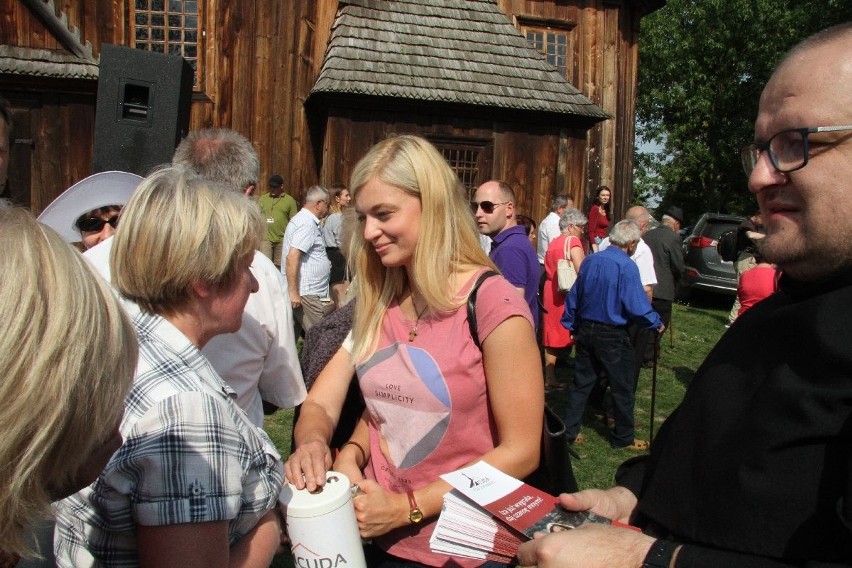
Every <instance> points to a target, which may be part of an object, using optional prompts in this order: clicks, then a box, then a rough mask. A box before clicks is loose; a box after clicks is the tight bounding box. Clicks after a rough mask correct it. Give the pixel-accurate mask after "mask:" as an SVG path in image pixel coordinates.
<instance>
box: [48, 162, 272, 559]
mask: <svg viewBox="0 0 852 568" xmlns="http://www.w3.org/2000/svg"><path fill="white" fill-rule="evenodd" d="M262 231H263V221H262V218H261V215H260V210H259V209H258V208H257V206H256V205H255V204H254V203H252V202H250V201H249V200H246V199H245V198H243V197H242V196H241V195H239V194H238V193H236V192H234V191H229V190H227V189H224V188H223V187H220V186H219V185H216V184H215V183H213V182H210V181H207V180H204V179H202V178H199V177H194V176H193V175H192V174H189V173H187V172H186V171H185V170H183V169H181V168H168V169H164V170H161V171H159V172H156V173H154V174H152V175H150V176H149V177H147V178H146V179H145V180H144V181H143V182H142V184H141V185H140V186H139V188H138V189H137V190H136V192H135V193H134V194H133V197H132V198H131V199H130V201H129V202H128V204H127V206H126V207H125V208H124V210H123V211H122V222H121V225H119V227H118V230H117V231H116V234H115V237H114V245H113V249H112V255H111V259H110V262H111V266H110V268H111V272H112V281H113V284H114V285H115V286H116V288H118V290H119V292H120V293H121V295H122V296H123V297H125V298H127V299H128V300H131V301H132V302H134V303H135V305H136V306H138V313H137V314H136V315H135V317H134V318H133V324H134V326H135V327H136V331H137V333H138V336H139V344H140V357H139V365H138V368H137V371H136V378H135V380H134V383H133V388H132V389H131V391H130V394H129V395H128V397H127V399H126V402H125V414H124V419H123V420H122V422H121V433H122V435H123V436H124V443H123V444H122V446H121V448H119V450H118V452H116V454H115V455H114V456H113V457H112V459H111V460H110V462H109V464H108V465H107V466H106V469H105V470H104V471H103V473H102V474H101V476H100V477H99V478H98V480H97V481H96V482H95V483H94V484H93V485H91V486H89V487H87V488H86V489H84V490H82V491H80V492H79V493H77V494H76V495H74V496H72V497H69V498H68V499H65V500H64V501H62V502H61V503H59V504H58V505H57V507H56V508H57V531H56V536H55V546H54V549H55V552H56V558H57V564H58V565H59V566H69V567H71V566H91V565H97V566H107V567H110V566H152V567H153V566H156V567H158V568H161V567H166V568H167V567H171V566H174V567H179V568H190V567H199V568H200V567H206V568H209V567H221V568H224V567H234V566H242V567H245V566H268V565H269V563H270V562H271V560H272V556H273V555H274V554H275V552H276V550H277V549H278V546H279V544H280V528H281V527H280V523H279V519H278V517H277V514H276V513H275V512H274V507H275V505H276V503H277V498H278V494H279V492H280V490H281V481H282V477H283V475H282V471H281V463H280V458H279V455H278V454H277V452H276V451H275V449H274V447H273V446H272V443H271V442H270V440H269V438H268V437H267V436H266V435H265V434H264V433H263V432H262V430H260V429H259V428H257V427H255V426H254V425H253V424H252V423H251V422H250V420H249V418H248V417H247V416H246V414H245V412H243V411H242V410H240V409H239V407H238V406H237V405H236V403H235V401H234V398H235V393H234V391H233V389H231V388H230V387H229V386H228V385H227V384H226V383H225V382H224V381H223V380H222V379H221V378H220V377H219V376H218V375H217V374H216V372H215V371H214V369H213V367H212V366H211V365H210V363H209V362H208V361H207V359H205V357H204V356H203V355H202V353H201V349H202V347H204V345H205V344H206V343H207V342H208V341H209V340H210V339H211V338H212V337H214V336H216V335H218V334H222V333H231V332H235V331H237V330H238V329H239V328H240V325H241V323H242V315H243V309H244V307H245V304H246V301H247V300H248V297H249V294H251V293H253V292H255V291H257V281H256V280H255V278H254V276H253V275H252V273H251V271H250V270H249V267H250V265H251V262H252V259H253V258H254V254H255V249H256V248H257V245H258V244H259V242H260V239H261V238H262Z"/></svg>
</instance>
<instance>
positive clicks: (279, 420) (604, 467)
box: [265, 294, 732, 568]
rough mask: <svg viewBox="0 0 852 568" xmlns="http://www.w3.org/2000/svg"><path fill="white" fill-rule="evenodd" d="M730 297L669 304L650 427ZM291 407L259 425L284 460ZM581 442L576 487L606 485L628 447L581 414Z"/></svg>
mask: <svg viewBox="0 0 852 568" xmlns="http://www.w3.org/2000/svg"><path fill="white" fill-rule="evenodd" d="M731 303H732V299H731V298H729V297H727V296H713V295H707V296H699V295H697V294H696V295H695V296H694V297H693V299H692V301H691V302H690V303H689V304H675V306H674V310H673V313H672V325H671V326H670V328H669V331H667V332H666V334H665V335H664V336H663V338H662V340H661V341H660V353H659V360H658V364H657V392H656V404H655V411H654V432H655V433H656V432H657V431H658V430H659V427H660V425H661V424H662V423H663V421H664V420H665V419H666V417H667V416H668V415H669V414H670V413H671V412H672V411H673V410H674V409H675V408H676V407H677V405H678V404H679V403H680V401H681V399H682V398H683V394H684V392H686V388H687V386H688V385H689V383H690V381H691V380H692V377H693V376H694V375H695V371H696V370H697V369H698V367H699V365H700V364H701V362H702V361H704V358H705V357H706V356H707V353H709V352H710V350H711V349H712V348H713V346H714V345H715V344H716V342H717V341H718V340H719V337H720V336H721V335H722V333H723V332H724V331H725V327H724V324H725V323H726V322H727V321H728V320H727V316H728V311H729V310H730V307H731ZM571 373H572V367H571V365H570V363H569V365H567V366H565V367H559V368H558V369H557V374H558V376H559V377H560V380H562V381H564V382H570V380H571V378H572V375H571ZM651 378H652V370H651V369H642V371H641V373H640V376H639V388H638V390H637V394H636V407H635V417H636V437H637V438H641V439H644V440H647V439H648V438H649V431H650V410H651V383H652V380H651ZM566 392H567V391H557V392H552V393H549V394H548V395H547V400H548V403H549V404H550V405H551V407H552V408H554V409H556V410H557V412H559V413H560V414H561V411H562V406H563V404H564V399H565V396H566ZM292 423H293V412H292V410H286V411H279V412H277V413H275V414H274V415H272V416H269V417H267V419H266V423H265V428H266V431H267V432H268V433H269V436H270V437H271V438H272V441H273V442H275V445H276V446H277V447H278V450H279V451H280V452H281V455H282V456H283V458H284V459H286V458H287V456H288V455H289V452H290V433H291V431H292ZM583 433H584V434H585V437H586V442H585V443H584V444H583V445H582V446H578V447H577V448H576V450H577V453H578V454H579V455H580V458H581V459H579V460H574V462H573V466H574V473H575V475H576V477H577V482H578V483H579V485H580V488H581V489H587V488H594V487H596V488H606V487H610V486H611V485H612V484H613V480H614V474H615V470H616V469H617V468H618V466H619V465H620V464H621V462H623V461H624V460H625V459H627V458H628V457H630V456H631V455H633V454H631V453H630V452H627V451H625V450H613V449H612V448H610V446H609V441H608V438H607V429H606V426H605V425H604V424H603V423H602V422H601V421H600V420H599V419H597V418H595V417H594V416H592V415H591V413H588V412H587V413H586V416H585V418H584V424H583ZM272 566H273V567H275V568H290V567H292V566H293V564H292V559H291V558H289V557H280V558H276V561H275V562H274V563H273V564H272Z"/></svg>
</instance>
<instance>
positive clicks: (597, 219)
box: [586, 204, 609, 246]
mask: <svg viewBox="0 0 852 568" xmlns="http://www.w3.org/2000/svg"><path fill="white" fill-rule="evenodd" d="M586 217H588V219H589V223H588V225H586V226H587V227H588V228H589V246H591V245H593V244H595V238H596V237H597V238H599V239H601V240H603V239H605V238H606V237H607V235H608V234H609V217H607V215H606V214H605V213H601V208H600V206H599V205H597V204H595V205H592V206H591V207H590V208H589V214H588V215H586Z"/></svg>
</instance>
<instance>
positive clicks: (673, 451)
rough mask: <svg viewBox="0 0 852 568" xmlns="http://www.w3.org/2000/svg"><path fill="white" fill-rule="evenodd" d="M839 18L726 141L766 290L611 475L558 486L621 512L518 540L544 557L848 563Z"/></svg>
mask: <svg viewBox="0 0 852 568" xmlns="http://www.w3.org/2000/svg"><path fill="white" fill-rule="evenodd" d="M850 54H852V23H846V24H841V25H840V26H836V27H834V28H829V29H827V30H824V31H823V32H820V33H819V34H816V35H814V36H812V37H810V38H808V39H806V40H805V41H803V42H802V43H800V44H799V45H797V46H796V47H794V48H793V49H792V50H791V52H790V53H788V54H787V55H786V56H785V57H784V58H783V59H782V61H781V63H780V64H779V66H778V68H777V69H776V70H775V73H774V74H773V75H772V77H771V78H770V79H769V82H768V83H767V85H766V87H765V89H764V91H763V94H762V96H761V98H760V107H759V112H758V116H757V121H756V122H755V128H754V140H753V141H752V143H750V144H748V145H747V146H746V147H745V148H744V149H743V152H742V157H743V165H744V166H745V170H746V174H747V175H748V176H749V178H748V187H749V190H751V192H752V193H754V195H755V196H756V198H757V202H758V204H759V205H760V212H761V215H762V217H763V222H764V226H765V230H766V236H765V237H764V238H763V239H762V240H761V241H760V243H759V245H758V246H759V248H760V251H761V253H762V254H763V255H764V256H765V257H766V258H767V259H768V260H769V261H771V262H773V263H775V264H777V265H778V267H779V268H780V270H781V271H782V276H781V279H780V282H779V290H778V291H777V292H775V293H774V294H773V295H771V296H769V297H768V298H767V299H765V300H763V301H761V302H759V303H757V304H756V305H755V306H754V307H752V308H751V309H750V310H749V311H748V312H746V313H745V314H743V316H742V317H740V318H738V319H737V321H736V322H734V324H733V325H732V326H731V328H730V329H729V330H728V331H727V332H726V333H725V334H724V335H723V336H722V338H721V339H720V340H719V342H718V343H717V345H716V347H715V348H714V349H713V351H711V353H710V354H709V355H708V356H707V359H706V360H705V361H704V363H703V365H702V366H701V367H700V368H699V370H698V372H697V373H696V375H695V377H694V378H693V379H692V381H691V382H690V384H689V388H688V390H687V392H686V395H685V396H684V399H683V402H682V403H681V405H680V407H679V408H678V409H677V410H675V412H674V413H672V415H671V416H670V417H669V418H668V419H667V420H666V422H665V424H663V426H662V428H661V429H660V431H659V434H658V435H657V438H656V439H655V440H654V441H653V443H652V444H651V453H650V456H647V457H644V458H640V459H638V460H633V461H630V462H626V463H625V464H623V465H622V466H621V468H620V469H619V471H618V473H617V475H616V480H617V482H618V485H617V486H616V487H614V488H612V489H608V490H606V491H600V490H587V491H582V492H580V493H575V494H572V495H563V496H561V502H562V504H563V506H565V507H567V508H568V509H571V510H583V509H591V510H592V511H594V512H596V513H599V514H602V515H605V516H607V517H610V518H612V519H617V520H621V521H627V522H630V523H632V524H633V525H635V526H637V527H639V528H641V529H642V531H643V532H642V533H639V532H634V531H628V530H623V529H617V528H612V527H604V526H602V525H595V526H589V527H584V528H581V529H578V530H575V531H570V532H565V533H560V534H558V535H556V534H554V535H547V536H545V537H544V538H540V539H537V540H535V541H531V542H528V543H525V544H524V545H523V546H522V547H521V550H520V552H519V554H518V556H519V564H521V565H525V566H526V565H534V564H537V565H539V566H544V567H559V568H572V567H575V566H577V567H579V566H583V567H585V568H595V567H603V566H606V567H613V568H618V567H630V568H636V567H640V566H641V567H643V568H644V567H648V568H678V567H680V568H683V567H690V568H705V567H706V568H710V567H712V568H716V567H719V566H724V567H726V568H731V567H733V568H740V567H746V566H748V567H750V568H762V567H765V568H772V567H782V566H802V567H804V566H807V567H809V568H817V567H820V568H822V567H828V566H852V349H850V345H852V327H850V325H849V322H850V321H852V218H850V217H849V215H848V212H849V211H852V191H851V190H850V184H852V127H850V126H848V125H852V89H850V88H849V85H850V84H852V63H850Z"/></svg>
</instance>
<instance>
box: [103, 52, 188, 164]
mask: <svg viewBox="0 0 852 568" xmlns="http://www.w3.org/2000/svg"><path fill="white" fill-rule="evenodd" d="M192 80H193V69H192V66H191V65H190V64H189V63H188V62H187V61H186V60H185V59H184V58H183V57H181V56H180V55H164V54H162V53H154V52H151V51H145V50H141V49H134V48H130V47H123V46H118V45H109V44H103V45H102V46H101V62H100V76H99V78H98V104H97V111H96V114H95V146H94V167H93V171H94V172H95V173H97V172H103V171H108V170H121V171H125V172H132V173H135V174H139V175H141V176H144V175H147V174H148V173H149V172H150V170H151V168H152V167H153V166H156V165H159V164H164V163H169V162H171V161H172V154H174V151H175V147H176V146H177V145H178V143H179V142H180V140H181V138H183V137H184V136H185V135H186V132H187V130H188V128H189V107H190V103H191V100H192Z"/></svg>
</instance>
